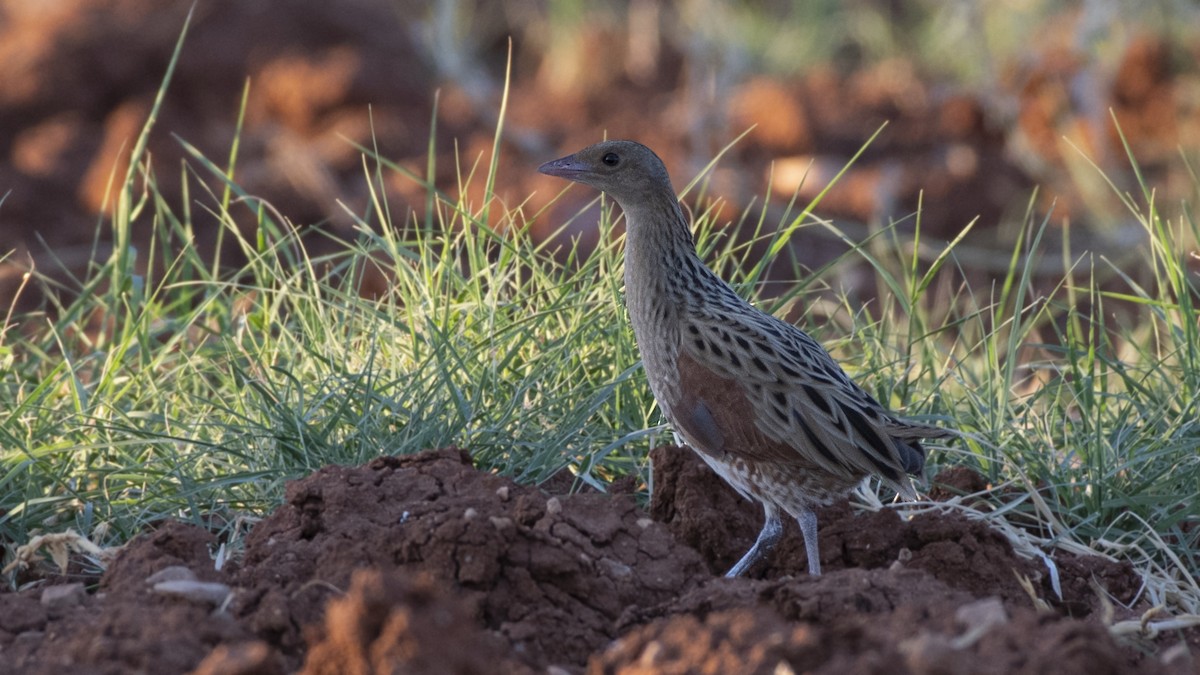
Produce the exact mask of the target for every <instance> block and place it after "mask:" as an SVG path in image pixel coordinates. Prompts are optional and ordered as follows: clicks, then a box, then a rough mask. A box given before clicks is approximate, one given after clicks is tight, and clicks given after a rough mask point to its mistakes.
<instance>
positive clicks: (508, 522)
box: [488, 516, 513, 531]
mask: <svg viewBox="0 0 1200 675" xmlns="http://www.w3.org/2000/svg"><path fill="white" fill-rule="evenodd" d="M488 520H490V521H492V526H493V527H495V528H496V529H497V530H500V531H504V530H507V529H509V528H511V527H512V526H513V521H512V518H504V517H502V516H490V517H488Z"/></svg>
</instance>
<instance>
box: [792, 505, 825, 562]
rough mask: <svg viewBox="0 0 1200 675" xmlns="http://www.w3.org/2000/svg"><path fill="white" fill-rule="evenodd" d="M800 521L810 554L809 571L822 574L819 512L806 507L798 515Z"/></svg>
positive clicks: (801, 531) (807, 550)
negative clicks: (819, 545) (816, 512)
mask: <svg viewBox="0 0 1200 675" xmlns="http://www.w3.org/2000/svg"><path fill="white" fill-rule="evenodd" d="M796 520H797V521H799V523H800V534H803V535H804V552H805V553H806V554H807V555H808V573H809V575H811V576H814V577H816V576H820V575H821V554H820V552H819V551H818V546H817V514H815V513H813V511H812V509H808V508H806V509H804V510H803V511H801V512H800V515H799V516H797V517H796Z"/></svg>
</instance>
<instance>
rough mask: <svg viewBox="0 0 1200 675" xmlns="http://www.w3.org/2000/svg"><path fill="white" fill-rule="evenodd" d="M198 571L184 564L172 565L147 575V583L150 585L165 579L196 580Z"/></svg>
mask: <svg viewBox="0 0 1200 675" xmlns="http://www.w3.org/2000/svg"><path fill="white" fill-rule="evenodd" d="M195 580H196V573H195V572H193V571H192V570H190V569H188V568H187V567H184V566H183V565H171V566H170V567H164V568H162V569H161V570H159V571H157V572H155V573H154V574H151V575H150V576H148V577H146V583H148V584H150V585H154V584H158V583H162V582H164V581H195Z"/></svg>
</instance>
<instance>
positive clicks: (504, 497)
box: [496, 485, 508, 502]
mask: <svg viewBox="0 0 1200 675" xmlns="http://www.w3.org/2000/svg"><path fill="white" fill-rule="evenodd" d="M496 496H497V497H499V498H500V501H502V502H506V501H508V486H507V485H501V486H500V487H498V488H496Z"/></svg>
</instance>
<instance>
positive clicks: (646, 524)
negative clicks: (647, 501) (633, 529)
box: [637, 518, 654, 530]
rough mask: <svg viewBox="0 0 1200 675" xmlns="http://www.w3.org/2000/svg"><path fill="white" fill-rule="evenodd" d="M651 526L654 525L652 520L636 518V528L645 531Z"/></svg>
mask: <svg viewBox="0 0 1200 675" xmlns="http://www.w3.org/2000/svg"><path fill="white" fill-rule="evenodd" d="M653 524H654V519H653V518H638V519H637V526H638V527H640V528H642V529H643V530H644V529H646V528H647V527H650V526H651V525H653Z"/></svg>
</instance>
